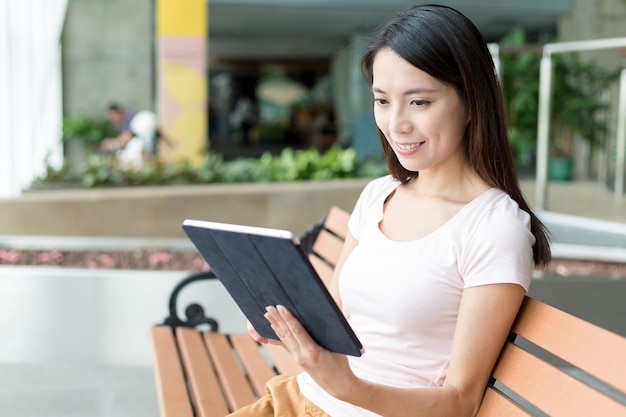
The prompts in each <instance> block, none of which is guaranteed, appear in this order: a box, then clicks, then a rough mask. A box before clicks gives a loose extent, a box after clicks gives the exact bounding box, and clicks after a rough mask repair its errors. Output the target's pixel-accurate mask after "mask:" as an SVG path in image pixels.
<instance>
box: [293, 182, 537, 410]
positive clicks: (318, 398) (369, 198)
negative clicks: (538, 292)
mask: <svg viewBox="0 0 626 417" xmlns="http://www.w3.org/2000/svg"><path fill="white" fill-rule="evenodd" d="M399 184H400V183H399V182H398V181H395V180H393V179H392V178H391V176H386V177H382V178H379V179H376V180H373V181H372V182H370V183H369V184H368V185H367V186H366V187H365V189H364V190H363V192H362V193H361V196H360V197H359V200H358V201H357V203H356V206H355V208H354V211H353V213H352V215H351V217H350V222H349V229H350V232H351V233H352V235H353V236H354V237H355V238H356V239H357V240H358V241H359V243H358V245H357V246H356V247H355V248H354V250H353V251H352V253H351V254H350V256H349V257H348V259H347V260H346V262H345V264H344V266H343V269H342V271H341V275H340V277H339V293H340V296H341V301H342V309H343V312H344V314H345V316H346V317H347V319H348V322H349V323H350V325H351V326H352V328H353V329H354V331H355V333H356V335H357V336H358V338H359V339H360V341H361V343H362V344H363V347H364V348H365V353H364V354H363V355H362V356H361V357H359V358H355V357H349V361H350V366H351V368H352V370H353V371H354V373H355V374H356V375H357V376H358V377H360V378H362V379H365V380H368V381H372V382H375V383H379V384H384V385H388V386H394V387H402V388H416V387H432V386H441V385H442V384H443V382H444V380H445V377H446V374H447V370H448V362H449V359H450V353H451V350H452V339H453V336H454V329H455V324H456V319H457V314H458V310H459V304H460V301H461V294H462V292H463V289H464V288H467V287H473V286H478V285H485V284H495V283H516V284H519V285H521V286H522V287H524V289H525V290H528V287H529V285H530V280H531V275H532V267H533V253H532V245H533V244H534V242H535V238H534V237H533V235H532V234H531V232H530V216H529V215H528V213H526V212H524V211H522V210H520V208H519V207H518V205H517V203H516V202H515V201H514V200H512V199H511V198H510V197H509V196H508V195H507V194H506V193H504V192H503V191H501V190H499V189H496V188H492V189H489V190H488V191H486V192H484V193H483V194H482V195H480V196H478V197H477V198H475V199H474V200H473V201H471V202H469V203H468V204H467V205H465V206H464V207H463V208H462V209H461V210H460V211H459V212H458V213H457V214H456V215H455V216H454V217H453V218H452V219H450V220H449V221H448V222H447V223H445V224H444V225H442V226H441V227H440V228H438V229H437V230H435V231H434V232H432V233H431V234H429V235H427V236H425V237H423V238H420V239H418V240H415V241H409V242H397V241H393V240H391V239H389V238H387V237H386V236H385V235H384V234H383V233H382V232H381V231H380V229H379V227H378V224H379V222H380V221H381V220H382V218H383V204H384V201H385V199H386V198H387V197H388V196H389V195H390V194H391V192H393V191H394V190H395V189H396V188H397V187H398V185H399ZM298 382H299V386H300V389H301V391H302V393H303V395H304V396H306V397H307V398H309V399H310V400H311V401H312V402H313V403H314V404H316V405H317V406H318V407H320V408H321V409H322V410H324V411H325V412H326V413H328V414H330V415H331V416H351V417H353V416H367V417H372V416H377V414H375V413H372V412H370V411H367V410H364V409H361V408H359V407H355V406H353V405H351V404H348V403H345V402H342V401H339V400H337V399H336V398H334V397H332V396H331V395H329V394H327V393H326V392H325V391H324V390H323V389H322V388H321V387H319V386H318V385H317V384H316V383H315V381H314V380H313V379H312V378H311V377H310V376H309V375H308V374H306V373H303V374H301V375H299V376H298Z"/></svg>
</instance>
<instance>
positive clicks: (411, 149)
mask: <svg viewBox="0 0 626 417" xmlns="http://www.w3.org/2000/svg"><path fill="white" fill-rule="evenodd" d="M424 143H426V142H413V143H398V142H394V144H395V145H396V151H397V152H398V153H400V154H402V155H411V154H414V153H415V152H417V151H418V150H419V149H420V148H421V147H422V145H423V144H424Z"/></svg>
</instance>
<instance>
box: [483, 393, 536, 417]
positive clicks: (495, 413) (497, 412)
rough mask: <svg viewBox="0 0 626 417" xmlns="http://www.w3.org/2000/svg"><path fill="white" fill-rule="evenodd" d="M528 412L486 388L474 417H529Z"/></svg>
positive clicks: (505, 397)
mask: <svg viewBox="0 0 626 417" xmlns="http://www.w3.org/2000/svg"><path fill="white" fill-rule="evenodd" d="M529 416H532V414H530V413H529V412H527V411H526V410H524V409H523V408H522V407H520V406H519V405H518V404H517V403H515V402H513V401H511V399H510V398H508V397H507V396H506V395H503V394H501V393H500V392H498V391H497V390H496V389H495V388H493V387H488V388H487V391H485V396H484V397H483V402H482V404H481V405H480V410H479V411H478V414H477V415H476V417H529Z"/></svg>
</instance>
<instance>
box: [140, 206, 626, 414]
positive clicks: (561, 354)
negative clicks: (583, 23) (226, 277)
mask: <svg viewBox="0 0 626 417" xmlns="http://www.w3.org/2000/svg"><path fill="white" fill-rule="evenodd" d="M348 217H349V214H348V213H346V212H344V211H342V210H340V209H338V208H332V209H331V210H330V212H329V213H328V215H327V217H326V218H325V220H324V221H323V222H320V223H319V224H317V225H315V226H314V227H312V228H311V229H310V230H309V231H308V232H307V233H306V234H305V236H304V237H303V242H304V244H303V246H304V247H305V248H307V252H308V253H310V258H311V262H312V263H313V265H314V267H315V268H316V269H317V271H318V273H319V274H320V276H321V277H322V279H323V280H325V281H326V282H328V280H329V279H330V277H331V275H332V271H333V265H334V264H335V263H336V262H337V258H338V256H339V252H340V250H341V246H342V244H343V239H344V238H345V236H346V232H347V221H348ZM211 277H213V276H212V275H211V274H210V273H201V274H196V275H192V276H191V277H189V278H187V279H186V280H185V281H184V282H182V283H181V284H179V286H177V287H176V288H175V289H174V291H173V293H172V297H171V298H170V306H169V307H170V316H169V317H168V318H167V319H166V320H165V323H164V324H162V325H157V326H154V327H153V328H152V330H151V338H152V346H153V353H154V372H155V381H156V386H157V395H158V400H159V408H160V412H161V417H188V416H189V417H191V416H201V417H212V416H220V417H222V416H225V415H226V414H228V413H229V412H230V411H232V410H235V409H237V408H239V407H242V406H244V405H246V404H249V403H251V402H253V401H254V400H255V399H256V398H258V397H259V396H260V395H262V394H263V392H264V384H265V382H266V381H267V380H268V379H269V378H271V377H273V376H274V375H277V374H297V373H298V372H300V369H299V368H298V367H297V366H296V365H295V364H293V363H292V362H291V360H290V358H289V356H288V355H287V354H286V352H285V351H284V350H283V349H282V348H278V347H276V346H261V345H258V344H257V343H255V342H254V341H252V339H250V338H249V337H248V335H247V334H233V335H227V334H223V333H220V332H218V331H217V323H215V321H214V320H212V319H210V318H208V317H206V316H205V315H204V311H203V309H202V308H201V307H200V306H198V305H192V306H190V307H188V308H187V311H186V315H187V320H182V319H180V318H179V317H178V316H177V313H176V309H177V306H176V296H177V294H178V292H179V291H180V290H181V289H182V288H183V287H184V286H186V285H188V284H190V283H192V282H194V281H197V280H201V279H207V278H211ZM213 278H214V277H213ZM201 324H203V325H209V326H210V327H211V329H210V330H208V331H204V330H197V329H196V328H195V327H196V326H198V325H201ZM478 416H479V417H518V416H554V417H559V416H562V417H577V416H581V417H583V416H584V417H590V416H602V417H609V416H611V417H613V416H615V417H617V416H626V338H624V337H622V336H619V335H616V334H613V333H611V332H609V331H607V330H604V329H602V328H600V327H598V326H595V325H593V324H590V323H588V322H585V321H583V320H581V319H579V318H577V317H574V316H572V315H570V314H568V313H565V312H563V311H560V310H558V309H556V308H554V307H551V306H549V305H547V304H544V303H542V302H540V301H538V300H536V299H533V298H530V297H526V299H525V300H524V303H523V306H522V308H521V310H520V312H519V315H518V317H517V320H516V322H515V324H514V326H513V328H512V330H511V334H510V337H509V340H508V341H507V343H506V345H505V346H504V348H503V350H502V353H501V355H500V358H499V359H498V362H497V364H496V366H495V368H494V370H493V373H492V378H491V381H490V382H489V386H488V387H487V390H486V392H485V396H484V399H483V403H482V406H481V408H480V411H479V413H478Z"/></svg>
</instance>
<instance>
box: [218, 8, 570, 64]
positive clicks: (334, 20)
mask: <svg viewBox="0 0 626 417" xmlns="http://www.w3.org/2000/svg"><path fill="white" fill-rule="evenodd" d="M207 1H209V56H210V58H211V60H212V62H214V63H215V62H228V61H230V62H236V61H242V62H244V61H248V62H254V61H266V62H267V61H271V60H276V61H281V60H282V61H287V60H296V61H297V60H300V61H306V60H320V61H322V60H328V59H329V58H330V57H331V56H333V54H334V53H335V52H337V51H338V50H340V49H342V48H343V47H345V46H346V45H348V44H349V42H350V39H351V37H352V36H353V35H355V34H368V33H370V32H371V31H372V30H373V29H374V28H375V27H376V26H378V25H379V24H380V23H382V22H383V21H385V20H386V19H387V18H389V17H390V16H392V15H393V14H394V13H395V12H397V11H401V10H404V9H407V8H409V7H411V6H412V5H415V4H419V3H423V2H420V1H415V0H413V1H410V0H379V1H374V0H207ZM431 3H432V2H431ZM437 3H443V4H447V5H449V6H452V7H454V8H457V9H458V10H460V11H461V12H463V13H464V14H466V15H467V16H468V17H469V18H470V19H471V20H472V21H473V22H474V23H475V24H476V25H477V26H478V28H479V29H480V31H481V32H482V33H483V36H484V37H485V39H486V40H487V41H488V42H492V41H497V40H498V39H500V38H501V37H502V36H503V35H504V34H505V33H507V32H508V31H509V30H510V29H512V28H513V27H517V26H521V27H524V28H526V29H527V31H529V32H532V33H539V34H547V35H552V34H554V33H555V31H556V25H557V22H558V19H559V18H560V17H561V16H563V15H565V14H567V13H569V11H570V10H571V7H572V5H571V3H572V2H571V0H450V1H438V2H437Z"/></svg>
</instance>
